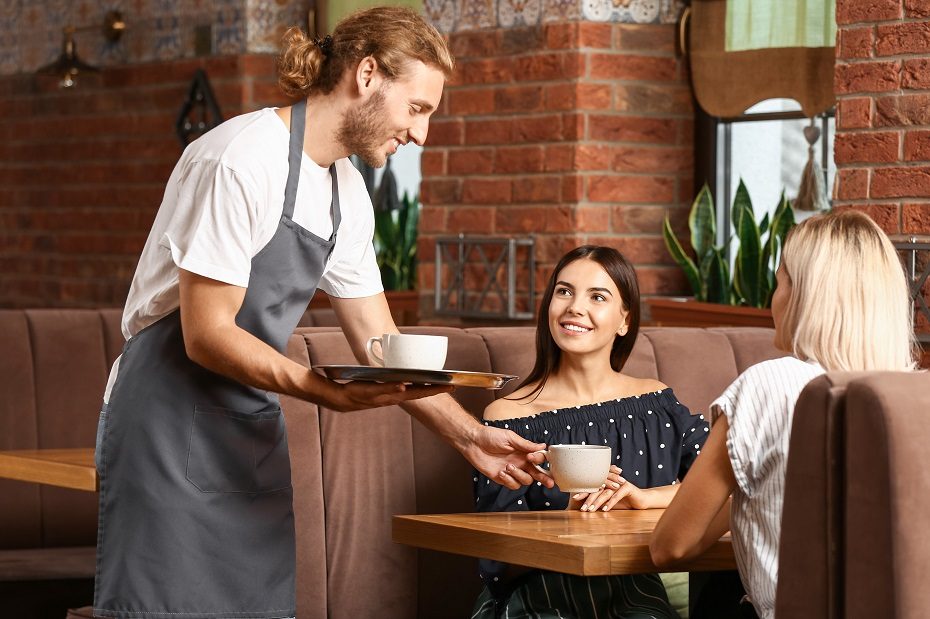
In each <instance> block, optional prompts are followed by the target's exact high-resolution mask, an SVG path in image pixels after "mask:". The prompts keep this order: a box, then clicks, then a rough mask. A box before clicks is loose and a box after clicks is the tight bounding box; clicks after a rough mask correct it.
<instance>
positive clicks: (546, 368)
mask: <svg viewBox="0 0 930 619" xmlns="http://www.w3.org/2000/svg"><path fill="white" fill-rule="evenodd" d="M576 260H593V261H594V262H596V263H598V264H599V265H601V267H603V268H604V270H605V271H607V275H609V276H610V279H612V280H613V282H614V284H616V285H617V290H619V291H620V298H621V300H622V301H623V305H624V306H625V307H624V309H626V310H627V311H628V312H629V314H628V317H627V319H628V321H629V324H628V326H627V327H628V328H627V332H626V335H616V336H614V344H613V347H612V348H611V349H610V367H611V368H612V369H613V371H614V372H619V371H620V370H621V369H623V366H624V364H625V363H626V361H627V359H629V358H630V353H631V352H633V344H635V343H636V336H637V335H638V334H639V282H638V281H637V279H636V271H635V270H634V269H633V265H632V264H630V263H629V261H627V259H626V258H624V257H623V254H621V253H620V252H619V251H617V250H616V249H614V248H613V247H605V246H603V245H582V246H581V247H576V248H575V249H573V250H571V251H570V252H568V253H567V254H565V255H564V256H562V259H561V260H559V263H558V264H557V265H555V268H554V269H553V270H552V275H551V276H550V277H549V283H548V284H546V292H545V293H544V294H543V298H542V301H541V302H540V304H539V318H538V319H537V321H536V365H534V366H533V370H532V371H531V372H530V373H529V376H527V377H526V379H525V380H524V381H523V382H522V383H520V386H519V387H523V386H525V385H530V384H532V383H534V382H537V381H538V382H539V385H537V387H536V388H535V389H534V390H533V391H532V393H530V394H528V395H527V396H526V397H529V396H532V395H538V394H539V392H540V391H542V388H543V386H545V384H546V381H547V380H549V376H550V375H551V374H552V372H554V371H555V370H557V369H558V368H559V362H560V360H561V359H562V349H560V348H559V347H558V346H557V345H556V343H555V340H554V339H553V338H552V332H550V331H549V304H550V303H552V295H553V294H554V293H555V283H556V281H558V276H559V273H561V272H562V269H564V268H565V267H567V266H568V265H569V264H571V263H572V262H575V261H576ZM519 387H518V388H519Z"/></svg>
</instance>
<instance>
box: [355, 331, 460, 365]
mask: <svg viewBox="0 0 930 619" xmlns="http://www.w3.org/2000/svg"><path fill="white" fill-rule="evenodd" d="M375 342H377V343H378V344H380V348H381V351H382V354H383V356H381V355H379V354H378V353H376V352H375V349H374V344H375ZM448 346H449V338H447V337H446V336H444V335H411V334H408V333H385V334H384V335H382V336H381V337H373V338H371V339H369V340H368V344H367V346H366V348H367V349H368V356H369V357H371V358H372V359H374V360H375V362H376V363H377V364H378V365H380V366H383V367H386V368H403V369H406V370H441V369H442V367H443V366H444V365H445V364H446V350H447V348H448Z"/></svg>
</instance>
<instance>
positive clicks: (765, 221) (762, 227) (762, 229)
mask: <svg viewBox="0 0 930 619" xmlns="http://www.w3.org/2000/svg"><path fill="white" fill-rule="evenodd" d="M768 230H769V214H768V213H766V214H765V216H764V217H763V218H762V221H761V222H760V223H759V234H760V235H762V234H765V233H766V232H768Z"/></svg>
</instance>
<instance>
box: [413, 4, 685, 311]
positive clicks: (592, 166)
mask: <svg viewBox="0 0 930 619" xmlns="http://www.w3.org/2000/svg"><path fill="white" fill-rule="evenodd" d="M674 41H675V28H674V26H672V25H632V24H596V23H590V22H573V23H557V24H548V25H545V26H540V27H534V28H521V29H488V30H480V31H471V32H460V33H455V34H452V35H450V43H451V46H452V50H453V53H454V54H455V56H456V60H457V63H458V73H457V77H456V79H455V80H454V81H453V83H451V84H450V85H449V86H448V87H447V88H446V91H445V95H444V97H443V101H442V105H441V108H440V110H439V112H438V113H437V115H436V118H435V119H434V120H433V122H432V123H431V128H430V134H429V138H428V140H427V147H426V149H425V150H424V153H423V160H422V172H423V185H422V187H421V192H422V193H421V199H422V202H423V205H424V206H423V213H422V219H421V225H420V237H419V238H420V241H419V247H418V251H419V253H418V256H419V258H420V260H421V266H420V270H419V287H420V290H421V291H423V293H424V296H423V299H424V300H425V301H424V310H426V313H427V314H428V313H429V309H430V308H431V306H430V307H427V303H426V301H431V299H432V291H433V288H434V278H435V270H434V266H433V263H432V261H433V260H434V243H435V239H436V237H438V236H448V235H457V234H459V233H465V234H469V235H492V236H497V237H506V236H526V235H530V234H532V235H533V236H535V238H536V259H537V263H538V270H537V282H538V287H541V286H542V285H543V283H544V282H545V280H546V278H547V276H548V274H549V272H550V271H551V269H552V267H553V265H554V263H555V261H556V260H557V259H558V258H559V257H560V256H561V255H562V254H563V253H564V252H565V251H567V250H568V249H571V248H573V247H575V246H577V245H580V244H582V243H597V244H607V245H612V246H614V247H616V248H618V249H619V250H620V251H622V252H623V253H624V254H625V255H626V256H627V257H628V258H629V259H630V260H631V261H632V262H634V263H635V264H636V266H637V270H638V272H639V276H640V282H641V285H642V289H643V293H644V294H647V295H655V294H672V293H686V292H687V285H686V283H685V281H684V279H683V277H682V275H681V272H680V269H678V268H677V267H676V266H674V263H673V261H672V260H671V258H670V257H669V256H668V254H667V252H666V250H665V247H664V245H663V242H662V237H661V222H662V217H663V216H664V214H665V212H666V211H667V210H670V211H671V212H672V214H673V217H674V219H675V221H676V223H677V225H679V226H680V225H681V224H682V223H683V221H684V220H685V219H686V217H687V207H688V205H690V201H691V198H692V192H693V186H692V185H693V180H692V174H693V172H692V170H693V153H692V150H693V146H692V134H693V119H694V114H693V109H692V104H691V95H690V91H689V88H688V83H687V75H686V72H685V65H684V63H683V62H682V61H681V60H680V59H677V58H676V57H675V53H674ZM521 281H523V279H522V278H521Z"/></svg>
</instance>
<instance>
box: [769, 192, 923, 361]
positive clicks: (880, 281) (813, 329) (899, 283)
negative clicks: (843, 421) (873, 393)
mask: <svg viewBox="0 0 930 619" xmlns="http://www.w3.org/2000/svg"><path fill="white" fill-rule="evenodd" d="M782 265H783V267H784V268H785V270H786V273H787V275H788V277H789V279H790V281H791V294H790V295H789V299H788V305H787V307H786V309H785V316H784V326H785V329H786V332H787V333H789V334H791V335H790V337H791V342H792V347H793V352H794V354H795V356H797V357H798V358H799V359H811V360H814V361H817V362H818V363H820V365H822V366H823V367H824V368H825V369H826V370H828V371H831V370H848V371H855V370H911V369H913V368H914V366H915V362H914V359H915V357H914V352H915V339H914V326H913V322H914V317H913V310H912V308H911V302H910V294H909V291H908V286H907V281H906V278H905V276H904V269H903V268H902V266H901V262H900V260H899V258H898V255H897V253H896V252H895V249H894V247H893V246H892V244H891V241H890V240H889V239H888V237H887V236H886V235H885V233H884V232H882V230H881V229H880V228H879V227H878V226H877V225H876V224H875V222H874V221H872V220H871V219H870V218H869V217H868V216H867V215H864V214H862V213H860V212H857V211H851V210H847V211H842V212H837V211H834V212H830V213H827V214H825V215H818V216H815V217H811V218H810V219H807V220H805V221H804V222H802V223H801V224H799V225H798V226H796V227H795V228H794V229H792V231H791V232H790V233H789V235H788V238H787V239H786V241H785V249H784V252H783V255H782Z"/></svg>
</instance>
